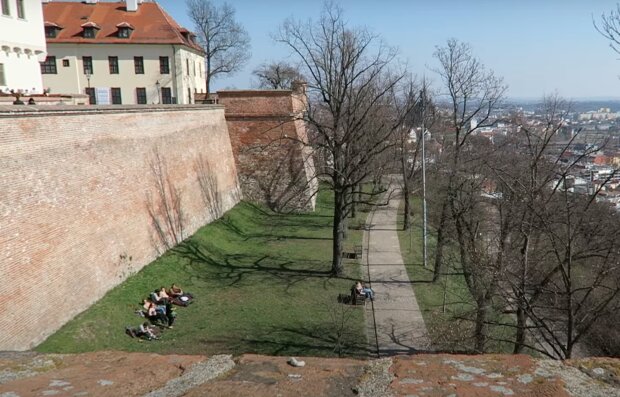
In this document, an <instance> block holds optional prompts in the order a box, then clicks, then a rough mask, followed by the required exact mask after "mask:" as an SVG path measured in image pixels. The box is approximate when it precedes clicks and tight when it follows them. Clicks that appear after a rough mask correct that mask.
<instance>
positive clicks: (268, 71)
mask: <svg viewBox="0 0 620 397" xmlns="http://www.w3.org/2000/svg"><path fill="white" fill-rule="evenodd" d="M252 74H253V75H254V76H256V77H257V78H258V86H259V88H270V89H274V90H290V89H291V88H292V87H293V83H294V82H296V81H300V80H303V76H302V75H301V73H300V72H299V69H297V68H296V67H295V66H293V65H290V64H288V63H286V62H271V63H268V64H267V63H264V64H262V65H260V66H259V67H258V68H256V69H254V71H253V72H252Z"/></svg>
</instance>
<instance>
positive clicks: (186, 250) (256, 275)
mask: <svg viewBox="0 0 620 397" xmlns="http://www.w3.org/2000/svg"><path fill="white" fill-rule="evenodd" d="M173 251H174V253H175V254H177V255H179V256H180V257H182V258H184V259H186V260H187V261H186V262H185V271H186V272H188V273H189V274H190V276H192V277H195V278H197V279H199V280H201V281H208V280H218V281H221V282H224V283H226V284H227V285H228V286H234V285H239V284H242V283H243V282H244V281H251V282H252V283H259V282H270V283H273V282H274V281H276V282H278V283H279V284H283V285H285V287H286V290H287V291H288V290H289V289H290V288H291V287H293V286H294V285H296V284H297V283H299V282H302V281H306V280H308V279H324V288H326V289H327V285H326V284H325V283H327V282H329V280H331V279H334V278H336V277H334V276H333V275H332V273H331V271H330V270H319V269H318V268H319V267H323V266H325V264H324V263H322V262H321V261H311V260H304V265H306V266H307V268H301V267H300V266H299V264H297V263H296V262H294V261H292V260H290V258H286V259H285V258H278V257H276V256H270V255H248V254H225V253H221V252H220V253H218V252H213V250H211V249H210V250H209V251H207V250H206V249H204V248H203V247H201V246H200V245H199V244H198V243H196V242H194V241H192V240H188V241H185V242H184V243H183V244H180V245H179V246H177V247H176V248H174V250H173ZM205 265H207V266H208V268H205ZM337 278H338V279H347V280H353V279H352V278H347V277H337Z"/></svg>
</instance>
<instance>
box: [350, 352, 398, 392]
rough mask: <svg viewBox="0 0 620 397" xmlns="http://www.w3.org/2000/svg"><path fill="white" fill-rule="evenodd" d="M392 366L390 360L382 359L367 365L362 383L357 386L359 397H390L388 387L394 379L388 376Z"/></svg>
mask: <svg viewBox="0 0 620 397" xmlns="http://www.w3.org/2000/svg"><path fill="white" fill-rule="evenodd" d="M391 366H392V359H391V358H389V357H388V358H382V359H379V360H373V361H371V362H370V363H368V366H367V367H366V373H365V374H364V375H362V381H361V382H360V384H359V385H358V386H357V392H358V394H359V395H360V397H390V396H391V395H392V394H391V393H390V392H388V387H389V386H390V383H392V380H393V379H394V377H393V376H392V375H391V374H390V371H389V369H390V367H391Z"/></svg>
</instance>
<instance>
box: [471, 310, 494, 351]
mask: <svg viewBox="0 0 620 397" xmlns="http://www.w3.org/2000/svg"><path fill="white" fill-rule="evenodd" d="M490 303H491V301H490V300H489V299H487V298H480V299H478V300H477V306H478V307H477V308H476V329H475V330H474V340H475V343H476V344H475V346H474V350H475V351H476V353H479V354H480V353H484V349H485V345H486V342H487V339H488V324H487V317H488V315H489V305H490Z"/></svg>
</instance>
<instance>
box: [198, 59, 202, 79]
mask: <svg viewBox="0 0 620 397" xmlns="http://www.w3.org/2000/svg"><path fill="white" fill-rule="evenodd" d="M198 70H199V71H200V77H202V62H201V63H199V64H198Z"/></svg>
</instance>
